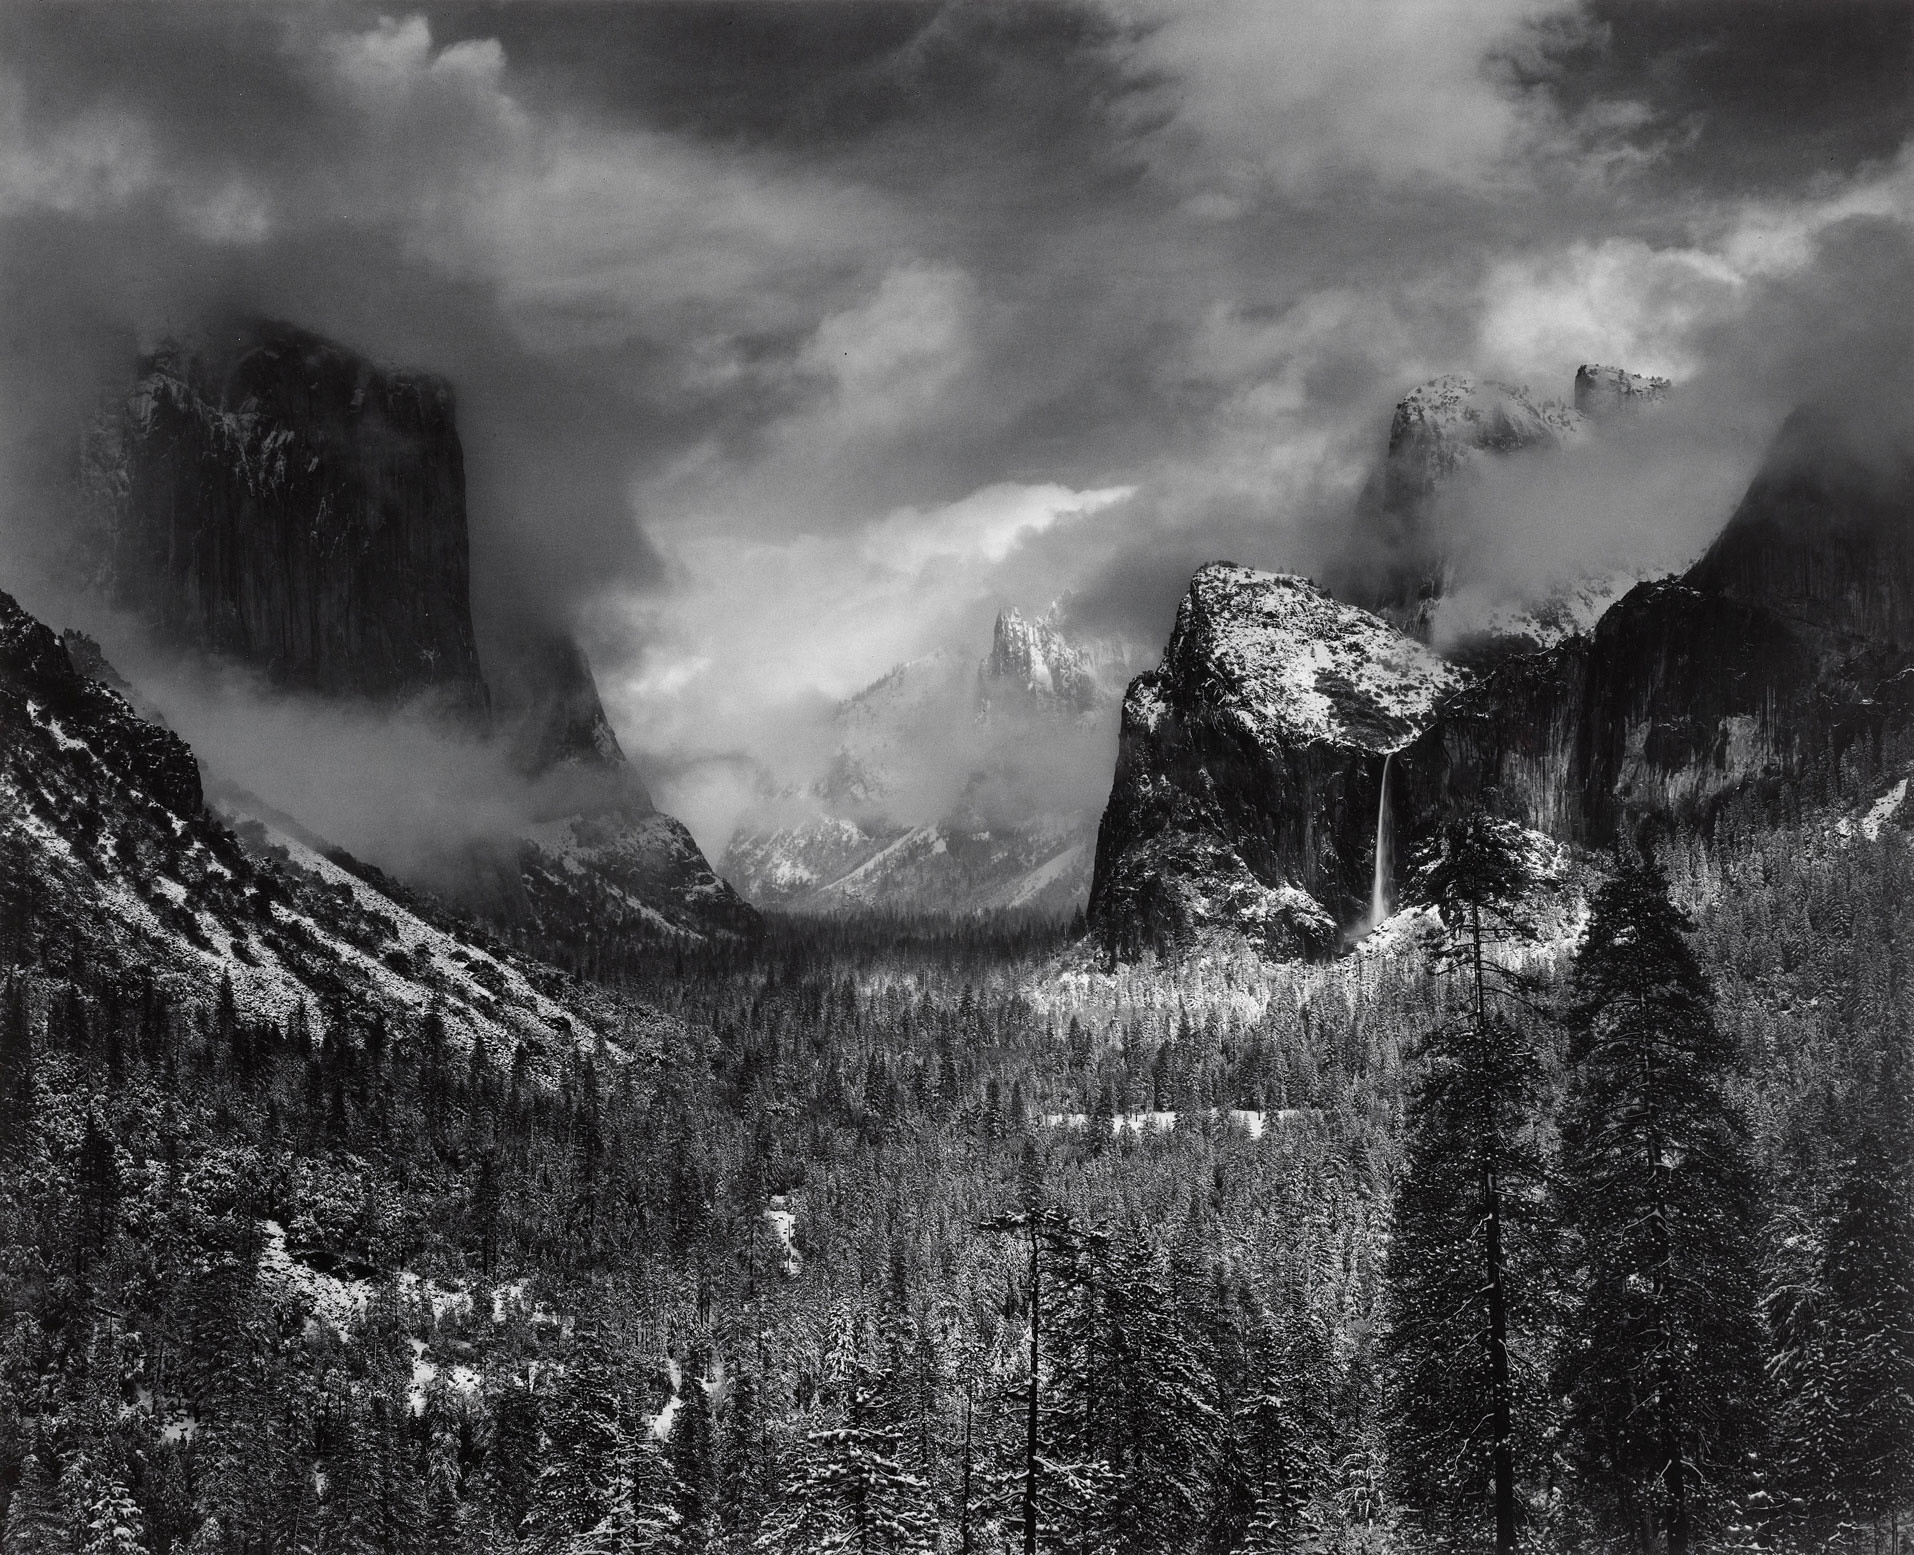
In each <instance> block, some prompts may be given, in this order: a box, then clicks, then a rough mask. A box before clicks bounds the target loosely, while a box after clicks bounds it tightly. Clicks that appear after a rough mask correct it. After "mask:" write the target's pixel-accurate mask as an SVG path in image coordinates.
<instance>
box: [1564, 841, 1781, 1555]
mask: <svg viewBox="0 0 1914 1555" xmlns="http://www.w3.org/2000/svg"><path fill="white" fill-rule="evenodd" d="M1691 927H1692V925H1691V923H1690V920H1689V919H1688V917H1687V915H1686V914H1685V913H1683V912H1682V911H1681V909H1679V908H1678V907H1677V906H1676V905H1675V903H1674V902H1673V901H1672V900H1671V898H1670V896H1669V890H1668V882H1667V878H1666V877H1665V875H1664V874H1663V872H1662V870H1661V868H1660V867H1659V865H1658V864H1657V863H1656V862H1655V861H1654V860H1653V859H1652V858H1650V857H1646V856H1642V855H1639V854H1634V853H1628V852H1622V853H1618V855H1617V858H1616V862H1615V870H1614V873H1613V875H1612V876H1611V877H1610V878H1609V879H1608V880H1607V881H1606V882H1604V883H1603V885H1602V886H1601V887H1600V888H1599V889H1598V890H1597V891H1596V893H1595V897H1594V901H1593V902H1592V904H1591V907H1590V912H1589V922H1588V930H1587V934H1586V937H1585V939H1584V941H1583V944H1582V948H1581V950H1580V951H1579V952H1578V954H1577V956H1576V959H1575V968H1574V1006H1573V1011H1572V1020H1571V1045H1570V1053H1569V1058H1570V1063H1571V1077H1570V1083H1569V1091H1568V1097H1567V1100H1566V1102H1565V1104H1564V1109H1563V1122H1562V1157H1561V1166H1560V1170H1559V1172H1558V1177H1557V1181H1558V1184H1559V1193H1558V1203H1559V1207H1560V1208H1559V1213H1560V1218H1561V1221H1562V1224H1563V1225H1564V1226H1565V1227H1566V1228H1568V1230H1569V1231H1570V1233H1571V1236H1572V1252H1573V1267H1574V1268H1575V1270H1576V1272H1575V1276H1574V1284H1573V1289H1572V1291H1571V1292H1570V1297H1569V1301H1568V1304H1567V1311H1566V1314H1565V1323H1564V1333H1563V1338H1562V1347H1561V1351H1560V1355H1559V1360H1558V1364H1559V1367H1560V1386H1561V1388H1562V1391H1563V1393H1564V1394H1565V1395H1566V1397H1567V1401H1568V1409H1569V1416H1568V1426H1569V1434H1570V1440H1571V1442H1572V1444H1573V1452H1574V1459H1575V1463H1576V1466H1577V1468H1578V1470H1579V1474H1580V1477H1581V1481H1582V1491H1583V1499H1584V1500H1585V1501H1586V1502H1587V1503H1588V1505H1589V1507H1590V1510H1591V1511H1592V1512H1593V1514H1594V1515H1595V1517H1596V1519H1597V1521H1598V1522H1599V1523H1601V1524H1603V1525H1605V1526H1606V1527H1608V1528H1609V1529H1611V1530H1612V1531H1613V1532H1615V1533H1616V1534H1617V1535H1618V1536H1622V1537H1629V1538H1635V1537H1638V1536H1639V1534H1640V1531H1641V1529H1642V1528H1643V1527H1644V1526H1647V1527H1652V1528H1654V1529H1656V1530H1657V1531H1658V1535H1659V1538H1660V1540H1661V1542H1662V1545H1663V1547H1664V1548H1665V1549H1666V1550H1667V1552H1668V1555H1686V1552H1687V1551H1688V1550H1689V1549H1690V1548H1691V1546H1692V1543H1693V1540H1694V1538H1695V1536H1696V1533H1697V1531H1698V1530H1702V1529H1706V1528H1707V1527H1709V1526H1710V1525H1712V1524H1714V1523H1717V1522H1719V1521H1720V1520H1721V1519H1722V1518H1723V1517H1724V1515H1726V1514H1728V1513H1729V1512H1731V1511H1732V1508H1733V1505H1734V1502H1735V1499H1736V1497H1737V1495H1738V1494H1740V1493H1741V1491H1742V1490H1743V1489H1744V1488H1745V1487H1744V1477H1745V1475H1746V1473H1747V1468H1748V1463H1749V1454H1750V1451H1751V1449H1752V1448H1753V1447H1754V1446H1755V1445H1756V1443H1757V1442H1758V1440H1759V1439H1760V1434H1761V1431H1762V1429H1763V1425H1764V1421H1763V1413H1764V1409H1763V1405H1764V1385H1763V1384H1764V1377H1763V1366H1762V1344H1761V1335H1760V1326H1759V1319H1758V1312H1757V1296H1756V1285H1755V1278H1754V1253H1755V1240H1754V1231H1753V1219H1754V1207H1755V1183H1754V1173H1753V1169H1752V1167H1751V1165H1750V1162H1749V1157H1748V1147H1747V1141H1746V1136H1745V1130H1744V1126H1743V1124H1742V1121H1741V1119H1740V1118H1739V1116H1738V1115H1737V1114H1736V1112H1735V1109H1734V1107H1733V1105H1732V1104H1731V1102H1730V1101H1729V1098H1728V1095H1727V1093H1726V1090H1725V1088H1724V1081H1725V1080H1726V1079H1727V1077H1728V1075H1729V1073H1730V1072H1731V1071H1732V1069H1733V1068H1734V1065H1735V1062H1736V1053H1735V1049H1734V1044H1733V1042H1732V1040H1731V1039H1730V1038H1729V1037H1728V1036H1727V1035H1725V1034H1724V1033H1723V1032H1722V1030H1721V1029H1720V1027H1719V1026H1717V1025H1716V1023H1715V1018H1714V1007H1713V1006H1714V995H1713V990H1712V988H1711V987H1710V985H1709V982H1708V979H1707V977H1706V976H1705V974H1704V973H1703V972H1702V969H1701V967H1700V965H1699V963H1698V962H1697V961H1696V958H1695V954H1694V952H1693V950H1692V949H1691V948H1690V947H1689V944H1688V940H1687V937H1686V936H1687V933H1688V931H1689V930H1690V928H1691Z"/></svg>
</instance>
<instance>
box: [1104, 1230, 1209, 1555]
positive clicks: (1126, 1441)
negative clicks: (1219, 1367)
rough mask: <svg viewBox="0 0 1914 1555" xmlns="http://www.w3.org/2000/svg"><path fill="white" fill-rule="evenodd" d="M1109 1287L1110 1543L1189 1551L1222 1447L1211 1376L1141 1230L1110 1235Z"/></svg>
mask: <svg viewBox="0 0 1914 1555" xmlns="http://www.w3.org/2000/svg"><path fill="white" fill-rule="evenodd" d="M1107 1290H1108V1296H1107V1300H1106V1303H1105V1307H1104V1313H1103V1316H1104V1320H1105V1321H1106V1322H1107V1324H1108V1328H1109V1342H1108V1350H1109V1353H1110V1354H1111V1356H1112V1359H1113V1360H1114V1362H1115V1365H1114V1368H1113V1370H1114V1376H1113V1377H1112V1378H1111V1381H1112V1383H1113V1387H1112V1388H1111V1399H1110V1408H1109V1414H1110V1423H1111V1426H1112V1428H1113V1429H1112V1442H1111V1445H1112V1448H1113V1451H1114V1462H1113V1467H1114V1468H1115V1471H1116V1475H1117V1480H1116V1485H1115V1494H1114V1496H1113V1497H1112V1502H1111V1512H1112V1518H1113V1526H1114V1528H1115V1529H1116V1530H1117V1543H1118V1546H1119V1547H1120V1548H1123V1549H1129V1550H1137V1551H1147V1550H1168V1549H1188V1548H1191V1547H1192V1546H1194V1545H1195V1544H1196V1543H1198V1542H1199V1541H1200V1536H1201V1533H1202V1530H1203V1525H1204V1523H1205V1521H1206V1518H1207V1515H1208V1511H1209V1504H1210V1495H1211V1486H1212V1482H1213V1481H1214V1478H1215V1475H1216V1468H1217V1457H1218V1453H1219V1450H1220V1446H1221V1442H1220V1438H1221V1434H1222V1420H1221V1419H1220V1417H1219V1416H1218V1414H1217V1410H1216V1405H1215V1402H1214V1399H1213V1394H1214V1391H1215V1384H1214V1380H1213V1379H1212V1378H1211V1376H1210V1375H1209V1372H1208V1369H1207V1367H1206V1365H1205V1357H1204V1355H1203V1353H1202V1350H1201V1348H1200V1347H1199V1345H1197V1344H1196V1343H1195V1342H1194V1337H1195V1336H1194V1335H1193V1334H1192V1332H1191V1325H1189V1324H1188V1323H1187V1321H1186V1317H1185V1313H1184V1312H1183V1310H1182V1309H1181V1306H1180V1304H1179V1301H1178V1292H1177V1291H1176V1290H1175V1289H1174V1288H1173V1284H1172V1269H1171V1265H1170V1262H1169V1260H1167V1259H1166V1258H1164V1256H1163V1255H1162V1252H1161V1250H1160V1249H1159V1248H1158V1247H1157V1245H1156V1243H1155V1242H1154V1240H1153V1239H1152V1238H1151V1237H1150V1236H1149V1235H1147V1234H1146V1233H1145V1232H1144V1231H1142V1230H1141V1229H1140V1228H1136V1227H1132V1228H1130V1229H1128V1230H1126V1231H1125V1232H1123V1233H1122V1234H1121V1235H1119V1236H1117V1237H1116V1238H1115V1239H1114V1241H1113V1245H1112V1247H1111V1250H1110V1258H1109V1265H1108V1272H1107Z"/></svg>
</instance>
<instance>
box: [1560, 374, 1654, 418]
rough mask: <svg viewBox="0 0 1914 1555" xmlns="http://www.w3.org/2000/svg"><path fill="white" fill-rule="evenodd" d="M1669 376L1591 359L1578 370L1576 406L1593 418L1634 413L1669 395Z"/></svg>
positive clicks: (1587, 416)
mask: <svg viewBox="0 0 1914 1555" xmlns="http://www.w3.org/2000/svg"><path fill="white" fill-rule="evenodd" d="M1671 387H1672V385H1671V384H1670V383H1669V382H1668V380H1667V379H1666V378H1656V377H1653V376H1651V375H1649V374H1647V373H1631V372H1629V371H1628V370H1627V369H1626V368H1624V367H1604V366H1602V365H1601V364H1599V363H1595V362H1589V363H1585V364H1584V365H1583V366H1581V367H1578V368H1576V370H1575V409H1576V411H1577V413H1578V414H1580V415H1581V416H1583V417H1585V418H1586V419H1587V420H1590V421H1607V420H1610V419H1612V418H1614V417H1616V416H1621V415H1633V414H1635V413H1636V412H1638V411H1641V410H1645V409H1647V408H1648V407H1649V406H1651V405H1659V404H1661V403H1662V401H1664V400H1666V399H1667V398H1668V391H1669V389H1670V388H1671Z"/></svg>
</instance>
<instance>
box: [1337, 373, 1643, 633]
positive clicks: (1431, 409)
mask: <svg viewBox="0 0 1914 1555" xmlns="http://www.w3.org/2000/svg"><path fill="white" fill-rule="evenodd" d="M1670 392H1671V386H1670V384H1669V382H1668V380H1667V379H1665V378H1655V377H1650V376H1647V375H1644V374H1641V373H1632V372H1629V371H1627V370H1625V369H1623V368H1620V367H1605V366H1600V365H1597V364H1588V365H1585V366H1583V367H1581V368H1580V369H1578V370H1577V372H1576V375H1575V385H1574V401H1575V403H1574V406H1573V408H1571V407H1570V406H1567V405H1564V404H1561V403H1560V402H1558V401H1555V400H1549V399H1540V398H1537V397H1536V396H1535V395H1533V394H1531V393H1530V391H1529V390H1528V389H1526V388H1523V387H1520V386H1518V385H1514V384H1507V383H1500V382H1497V381H1495V380H1492V379H1478V378H1474V377H1470V376H1468V375H1467V374H1462V373H1449V374H1445V375H1444V376H1443V377H1440V378H1435V379H1432V380H1430V381H1429V382H1428V383H1425V384H1422V385H1421V386H1420V387H1418V388H1416V389H1413V390H1411V391H1410V392H1409V393H1408V394H1407V395H1405V396H1404V397H1403V399H1402V401H1401V402H1400V403H1399V404H1398V405H1397V406H1396V410H1395V415H1394V417H1393V419H1392V420H1391V423H1390V428H1389V440H1388V448H1387V453H1386V455H1385V457H1384V459H1383V461H1382V463H1381V465H1380V466H1379V468H1378V470H1377V472H1376V474H1375V477H1374V479H1373V480H1372V481H1371V482H1370V485H1369V487H1368V489H1367V491H1366V492H1365V494H1364V498H1363V501H1362V502H1361V504H1359V507H1358V511H1357V514H1356V518H1355V522H1354V523H1353V525H1352V527H1351V530H1350V533H1349V537H1348V540H1347V543H1346V546H1345V550H1344V554H1343V555H1342V556H1341V557H1340V558H1339V559H1338V560H1337V561H1336V563H1335V564H1334V566H1333V568H1332V575H1333V579H1334V588H1335V591H1336V592H1337V593H1338V594H1339V595H1340V596H1341V597H1343V598H1346V599H1349V600H1351V601H1352V602H1354V603H1356V604H1359V605H1362V606H1363V607H1364V608H1366V609H1369V610H1373V611H1375V612H1376V613H1377V614H1378V615H1381V616H1383V617H1384V618H1385V619H1387V620H1389V621H1391V622H1393V623H1394V624H1395V625H1397V626H1399V627H1401V628H1402V629H1403V630H1404V631H1406V632H1408V633H1410V634H1411V635H1412V636H1416V637H1420V638H1422V639H1423V640H1424V641H1431V640H1437V641H1442V642H1444V643H1456V642H1462V641H1466V642H1469V643H1471V644H1473V645H1476V646H1478V647H1480V646H1484V645H1490V646H1495V645H1504V644H1515V643H1524V644H1527V645H1530V646H1533V647H1538V648H1539V647H1548V646H1551V645H1553V644H1554V643H1557V642H1560V641H1562V640H1563V639H1565V638H1567V637H1569V636H1571V635H1573V634H1574V633H1577V632H1586V631H1587V630H1588V629H1589V628H1590V627H1592V626H1593V625H1594V623H1595V621H1596V620H1597V619H1598V618H1599V616H1600V614H1601V612H1602V611H1603V610H1605V609H1607V608H1608V606H1609V605H1611V604H1613V603H1614V602H1615V601H1616V600H1617V599H1619V598H1620V597H1621V596H1622V595H1623V594H1624V593H1626V592H1627V591H1628V590H1629V589H1630V588H1632V587H1633V586H1634V585H1635V584H1636V583H1638V582H1641V581H1642V579H1643V578H1644V577H1646V576H1647V575H1648V573H1647V571H1646V570H1644V569H1641V568H1631V567H1629V566H1627V565H1625V564H1618V563H1617V562H1616V561H1614V560H1613V559H1604V560H1602V561H1600V562H1594V561H1590V562H1587V563H1585V564H1582V565H1580V566H1577V567H1570V568H1567V569H1565V570H1564V571H1563V573H1562V575H1561V576H1559V577H1556V578H1553V579H1549V580H1546V581H1537V582H1534V583H1532V584H1531V585H1529V586H1528V587H1527V588H1526V589H1525V590H1524V591H1523V592H1522V593H1521V594H1519V595H1515V596H1507V595H1503V594H1501V593H1500V592H1496V593H1492V594H1489V595H1488V596H1486V597H1484V595H1483V593H1482V590H1483V589H1484V588H1491V589H1494V590H1497V591H1500V590H1502V589H1506V587H1507V584H1506V583H1498V582H1497V581H1496V575H1495V573H1494V562H1493V560H1491V561H1490V562H1489V564H1488V566H1489V573H1490V575H1489V576H1488V577H1487V578H1486V579H1485V578H1484V577H1479V576H1475V575H1474V573H1476V572H1480V571H1481V570H1482V564H1481V561H1480V559H1479V558H1478V559H1475V560H1472V559H1471V557H1470V555H1469V553H1468V550H1467V536H1466V534H1464V535H1462V536H1461V537H1460V539H1461V540H1462V541H1463V547H1462V549H1461V550H1458V549H1457V547H1456V541H1457V538H1458V537H1457V536H1455V535H1453V534H1452V533H1451V531H1452V530H1454V529H1455V528H1456V524H1455V514H1454V513H1453V512H1450V511H1446V510H1445V508H1444V501H1445V493H1451V492H1452V491H1453V490H1454V488H1455V487H1456V483H1457V481H1458V479H1459V478H1461V477H1463V476H1464V475H1465V472H1467V471H1469V470H1471V469H1476V470H1482V471H1486V470H1490V469H1493V468H1494V466H1493V465H1491V464H1485V463H1484V461H1494V460H1500V459H1507V458H1510V457H1512V456H1519V455H1523V454H1542V455H1545V454H1548V453H1550V452H1552V451H1557V450H1561V449H1565V448H1569V447H1572V446H1574V445H1577V444H1580V443H1582V442H1583V441H1585V440H1586V439H1587V438H1589V437H1591V436H1599V435H1600V434H1601V432H1602V430H1603V429H1604V427H1610V426H1613V424H1615V423H1616V422H1618V421H1622V420H1625V419H1626V418H1627V417H1629V416H1632V415H1634V414H1636V413H1638V412H1640V411H1642V410H1644V409H1646V408H1648V407H1651V406H1654V405H1657V404H1660V403H1661V402H1663V401H1664V400H1665V399H1666V398H1667V397H1668V395H1669V393H1670ZM1462 527H1463V529H1464V530H1466V527H1467V526H1466V525H1463V526H1462Z"/></svg>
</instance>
